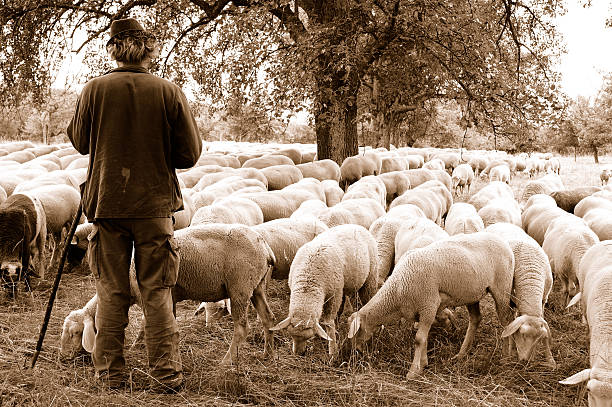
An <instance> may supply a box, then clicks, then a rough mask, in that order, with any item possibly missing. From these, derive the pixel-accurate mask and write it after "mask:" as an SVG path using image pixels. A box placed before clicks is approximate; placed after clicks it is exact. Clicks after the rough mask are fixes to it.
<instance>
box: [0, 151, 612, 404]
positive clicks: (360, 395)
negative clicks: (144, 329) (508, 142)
mask: <svg viewBox="0 0 612 407" xmlns="http://www.w3.org/2000/svg"><path fill="white" fill-rule="evenodd" d="M561 162H562V167H561V176H562V178H563V180H564V182H565V185H566V186H567V187H575V186H581V185H599V167H598V166H596V165H595V164H593V159H592V157H579V158H578V161H577V162H574V159H573V157H562V159H561ZM604 163H607V164H610V163H612V157H602V164H604ZM527 180H528V178H527V177H526V176H521V175H519V176H516V177H514V178H513V180H512V182H511V186H512V188H513V190H514V192H515V195H516V196H517V197H520V196H521V194H522V188H523V186H524V184H525V183H526V182H527ZM485 183H486V182H485V181H483V180H478V181H477V182H476V183H475V185H474V186H473V188H472V190H471V194H473V193H474V192H476V191H477V190H479V189H480V188H481V187H482V186H483V185H484V184H485ZM467 198H468V194H467V193H466V194H464V195H463V196H461V197H459V198H458V200H459V201H465V200H467ZM54 273H55V271H54V270H51V271H50V272H48V277H47V279H46V280H44V281H36V282H35V287H34V290H33V291H32V292H31V293H27V292H23V291H22V292H21V293H20V295H19V297H18V299H17V300H9V299H8V298H7V297H6V295H5V294H4V293H0V406H2V407H4V406H51V405H53V406H110V405H120V406H124V407H128V406H142V405H156V406H164V405H168V406H173V405H185V406H194V405H202V406H204V405H205V406H228V405H279V406H331V405H334V406H555V407H559V406H586V404H587V403H586V397H585V387H584V385H580V386H563V385H561V384H558V381H559V380H562V379H564V378H566V377H568V376H570V375H572V374H573V373H575V372H577V371H579V370H582V369H584V368H586V367H588V340H587V332H586V327H585V326H584V325H582V323H581V321H580V314H579V311H578V309H572V310H570V311H563V310H562V309H561V307H559V306H557V308H556V309H555V307H554V305H555V304H559V302H560V301H561V297H560V295H559V294H558V290H559V287H558V286H557V284H555V286H554V288H553V293H552V295H551V298H550V300H549V306H548V307H547V309H546V311H545V318H546V320H547V321H548V323H549V325H550V328H551V330H552V334H553V345H552V352H553V356H554V358H555V360H556V361H557V365H558V366H557V369H556V370H555V371H550V370H548V369H547V368H546V367H544V366H543V365H542V362H543V355H542V353H541V352H540V354H538V356H537V358H536V360H535V361H534V362H532V363H530V364H529V365H528V366H524V365H522V364H519V363H517V362H516V361H515V360H514V359H509V358H504V357H502V352H501V340H500V334H501V330H502V328H501V327H500V325H499V323H498V321H497V317H496V315H495V312H494V307H493V304H492V301H491V300H490V297H487V299H486V300H485V301H483V304H482V314H483V320H482V323H481V325H480V328H479V330H478V331H477V333H476V339H475V343H474V347H473V349H472V351H471V352H470V355H469V357H467V358H466V359H464V360H460V361H455V360H451V357H452V356H453V355H454V354H455V353H456V352H458V350H459V347H460V344H461V341H462V340H463V336H464V334H465V329H466V327H467V313H466V311H465V309H463V308H458V309H457V312H458V320H459V329H458V330H456V331H454V330H445V329H444V328H442V327H434V328H432V331H431V332H430V335H429V347H428V350H429V366H428V367H427V368H426V369H425V373H424V374H423V375H422V376H421V377H420V378H418V379H416V380H406V379H405V375H406V373H407V372H408V369H409V367H410V364H411V362H412V351H413V343H412V341H413V337H414V330H413V329H412V327H411V326H408V325H407V324H403V325H395V326H389V327H385V329H384V330H383V331H382V332H380V333H379V334H378V335H375V336H374V338H373V341H372V342H371V343H370V345H369V347H368V349H367V351H366V352H365V355H363V356H361V357H353V358H352V359H351V360H350V361H349V362H348V363H345V364H343V365H338V364H337V363H330V362H329V359H328V356H327V346H326V344H325V343H324V341H323V340H322V339H319V338H317V339H314V340H312V341H311V342H310V345H309V348H308V352H307V354H306V356H304V357H299V356H294V355H292V354H291V350H290V348H291V340H290V337H289V336H288V335H286V333H281V334H276V335H275V343H276V349H277V358H276V359H275V360H264V359H262V356H261V355H262V351H263V333H262V328H261V324H260V323H259V321H257V318H256V315H255V313H254V311H253V309H251V311H250V332H249V336H248V339H247V343H246V344H245V345H244V346H242V347H241V349H240V352H239V359H240V360H239V364H238V365H237V366H235V367H232V368H228V369H223V368H220V367H219V362H220V360H221V358H222V357H223V355H224V353H225V352H226V350H227V348H228V346H229V343H230V340H231V336H232V323H231V320H230V319H229V318H228V317H225V318H224V319H222V320H221V321H220V322H219V323H217V324H215V325H214V326H212V327H210V328H206V327H205V325H204V317H203V315H202V316H198V317H194V316H193V311H194V310H195V308H196V306H197V303H195V302H192V301H185V302H183V303H180V304H178V307H177V308H178V309H177V316H178V321H179V327H180V335H181V354H182V357H183V364H184V367H185V369H186V376H185V377H186V386H185V389H184V390H183V391H182V392H180V393H179V394H177V395H159V394H153V393H150V392H148V391H146V385H147V384H148V378H147V373H146V372H147V364H146V353H145V351H144V349H143V348H141V347H136V348H131V349H130V348H129V344H130V343H131V341H133V340H134V339H135V337H136V334H137V332H138V329H139V326H140V318H139V315H140V311H139V310H137V309H136V308H135V307H134V308H133V309H132V310H131V311H130V325H129V327H128V331H127V341H126V342H127V343H128V346H127V347H126V351H125V355H126V359H127V366H128V368H129V369H130V375H131V379H130V382H129V386H130V387H129V388H128V389H127V390H122V391H112V390H105V389H102V388H101V387H100V386H99V385H98V384H96V383H95V382H94V380H93V374H94V371H93V367H92V364H91V360H90V358H89V357H86V356H83V357H80V358H78V359H76V360H75V361H72V362H70V363H63V362H61V361H60V358H59V342H60V334H61V329H62V323H63V320H64V317H65V316H66V315H67V314H68V313H69V312H70V311H71V310H73V309H77V308H80V307H81V306H83V305H84V304H85V303H86V302H87V301H88V300H89V299H90V298H91V296H92V295H93V294H94V292H95V288H94V281H93V278H92V277H91V275H89V274H87V273H72V274H67V275H65V276H64V277H63V278H62V283H61V286H60V289H59V292H58V296H57V299H56V301H55V306H54V310H53V314H52V317H51V321H50V324H49V329H48V332H47V335H46V338H45V343H44V348H43V351H42V353H41V355H40V358H39V360H38V364H37V366H36V368H35V369H33V370H32V369H28V368H26V366H29V364H30V356H31V355H32V352H33V350H34V348H35V346H36V341H37V338H38V332H39V328H40V324H41V322H42V318H43V316H44V312H45V308H46V304H47V301H48V298H49V294H50V289H51V286H52V279H53V278H54ZM288 293H289V291H288V288H287V285H286V281H273V282H272V284H271V287H270V288H269V299H270V303H271V306H272V309H273V311H274V313H275V316H276V318H277V320H280V319H282V318H284V317H285V316H286V312H287V309H288ZM551 304H552V306H551ZM346 318H347V312H345V314H344V315H343V316H342V317H341V319H340V327H339V330H340V341H341V342H342V340H343V338H346V332H347V327H346Z"/></svg>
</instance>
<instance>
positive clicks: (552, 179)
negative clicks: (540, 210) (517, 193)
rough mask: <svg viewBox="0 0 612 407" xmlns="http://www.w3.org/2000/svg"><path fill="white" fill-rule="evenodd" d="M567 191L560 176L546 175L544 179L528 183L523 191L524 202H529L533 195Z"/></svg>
mask: <svg viewBox="0 0 612 407" xmlns="http://www.w3.org/2000/svg"><path fill="white" fill-rule="evenodd" d="M562 189H565V186H564V185H563V181H561V177H559V175H557V174H554V173H550V174H546V175H545V176H543V177H542V178H538V179H536V180H532V181H529V182H527V184H526V185H525V189H524V190H523V201H527V200H528V199H529V198H530V197H531V196H532V195H535V194H547V195H550V193H551V192H554V191H559V190H562Z"/></svg>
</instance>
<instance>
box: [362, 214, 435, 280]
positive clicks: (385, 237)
mask: <svg viewBox="0 0 612 407" xmlns="http://www.w3.org/2000/svg"><path fill="white" fill-rule="evenodd" d="M417 217H422V218H425V213H423V211H422V210H421V208H419V207H418V206H416V205H411V204H406V205H399V206H396V207H395V208H393V209H391V210H390V211H389V212H387V214H386V215H384V216H381V217H380V218H378V219H376V221H374V223H372V225H371V226H370V229H369V230H370V233H371V234H372V236H374V240H375V241H376V252H377V257H378V261H377V263H378V278H377V282H378V286H381V285H382V283H383V282H384V281H385V280H386V279H387V277H388V276H389V274H390V273H391V270H393V267H394V266H395V236H396V235H397V231H398V230H399V228H400V227H401V226H402V224H404V223H405V222H411V221H412V220H413V219H414V218H417Z"/></svg>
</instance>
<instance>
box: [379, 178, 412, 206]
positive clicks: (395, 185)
mask: <svg viewBox="0 0 612 407" xmlns="http://www.w3.org/2000/svg"><path fill="white" fill-rule="evenodd" d="M378 178H380V179H381V180H382V181H383V182H384V184H385V190H386V191H387V205H389V204H390V203H391V202H392V201H393V200H394V199H395V198H397V197H398V196H400V195H401V194H403V193H404V192H406V191H408V190H409V189H410V178H409V177H408V175H406V174H405V173H404V172H402V171H392V172H387V173H384V174H380V175H379V176H378Z"/></svg>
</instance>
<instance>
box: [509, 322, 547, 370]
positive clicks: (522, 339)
mask: <svg viewBox="0 0 612 407" xmlns="http://www.w3.org/2000/svg"><path fill="white" fill-rule="evenodd" d="M511 335H512V339H513V340H514V342H515V343H516V351H517V353H518V357H519V360H520V361H528V360H529V359H531V355H532V354H533V351H534V349H535V346H536V344H537V343H538V342H539V341H540V340H541V339H543V338H544V339H546V340H550V329H549V328H548V324H547V323H546V321H545V320H544V318H542V317H534V316H529V315H521V316H520V317H518V318H516V319H515V320H514V321H512V322H511V323H510V324H508V326H507V327H506V328H505V329H504V331H503V332H502V338H506V337H508V336H511Z"/></svg>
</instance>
